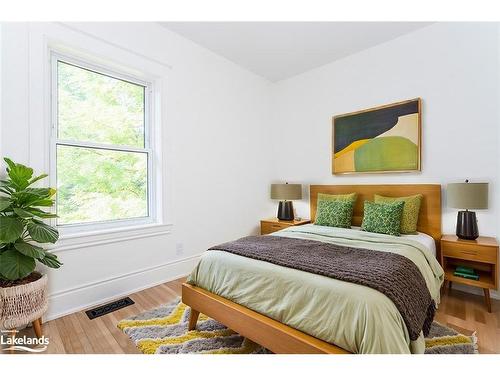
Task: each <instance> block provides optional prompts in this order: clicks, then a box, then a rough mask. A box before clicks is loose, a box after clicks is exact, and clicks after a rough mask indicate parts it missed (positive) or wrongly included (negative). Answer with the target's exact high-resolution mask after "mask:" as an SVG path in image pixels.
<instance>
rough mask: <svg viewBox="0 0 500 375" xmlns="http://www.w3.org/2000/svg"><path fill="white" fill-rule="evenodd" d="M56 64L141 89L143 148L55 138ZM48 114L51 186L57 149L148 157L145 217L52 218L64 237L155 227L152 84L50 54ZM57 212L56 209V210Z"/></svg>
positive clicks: (60, 54) (68, 56) (55, 53)
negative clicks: (69, 221)
mask: <svg viewBox="0 0 500 375" xmlns="http://www.w3.org/2000/svg"><path fill="white" fill-rule="evenodd" d="M58 61H61V62H63V63H68V64H71V65H74V66H76V67H80V68H83V69H88V70H90V71H93V72H96V73H98V74H103V75H106V76H109V77H111V78H115V79H120V80H123V81H126V82H130V83H133V84H137V85H141V86H144V111H145V113H144V147H143V148H138V147H131V146H125V145H111V144H105V143H94V142H87V141H72V140H67V139H59V137H58V103H57V98H58V74H57V66H58ZM49 70H50V75H51V76H50V91H51V92H50V98H51V105H50V107H51V108H50V112H51V116H50V117H51V135H50V157H49V162H50V180H51V181H50V183H51V186H57V146H58V145H62V146H73V147H84V148H94V149H96V148H97V149H103V150H112V151H125V152H131V151H132V152H138V153H143V154H146V157H147V169H148V170H147V197H148V199H147V200H148V201H147V212H148V215H147V216H144V217H138V218H127V219H116V220H106V221H92V222H85V223H74V224H57V220H56V219H53V222H52V224H53V225H55V226H57V228H58V229H59V231H60V232H61V233H62V234H63V235H71V234H81V233H86V232H89V233H95V232H101V231H108V230H115V229H116V230H119V229H127V228H130V227H134V228H135V227H142V226H148V225H151V224H157V223H158V222H159V220H158V216H157V215H158V212H157V208H156V206H155V204H154V202H155V201H156V199H155V196H156V183H155V182H156V176H155V165H154V160H155V150H154V146H155V142H154V140H153V139H152V135H153V134H154V132H153V114H154V108H153V106H154V103H153V100H152V97H153V83H152V82H148V81H145V80H142V79H140V78H137V77H133V76H131V75H129V74H126V73H123V72H121V71H119V70H118V69H116V68H108V67H105V66H103V65H97V64H95V63H93V62H91V61H86V60H83V59H81V58H78V57H74V56H70V55H68V54H63V53H60V52H58V51H50V69H49ZM56 210H57V207H56Z"/></svg>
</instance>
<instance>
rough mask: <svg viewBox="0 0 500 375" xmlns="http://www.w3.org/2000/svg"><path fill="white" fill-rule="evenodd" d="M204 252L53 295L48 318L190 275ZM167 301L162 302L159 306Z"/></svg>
mask: <svg viewBox="0 0 500 375" xmlns="http://www.w3.org/2000/svg"><path fill="white" fill-rule="evenodd" d="M200 256H201V255H195V256H191V257H188V258H184V259H179V260H175V261H172V262H168V263H164V264H160V265H157V266H154V267H150V268H146V269H141V270H138V271H134V272H130V273H127V274H123V275H120V276H116V277H111V278H109V279H104V280H99V281H95V282H91V283H87V284H84V285H80V286H78V287H75V288H70V289H66V290H62V291H59V292H55V293H53V294H51V295H49V310H48V311H47V314H46V315H45V317H44V321H49V320H53V319H57V318H60V317H62V316H65V315H69V314H72V313H74V312H77V311H82V310H85V309H87V308H90V307H93V306H98V305H102V304H105V303H107V302H110V301H112V300H115V299H118V298H121V297H124V296H126V295H129V294H132V293H135V292H138V291H141V290H144V289H147V288H151V287H153V286H156V285H159V284H163V283H166V282H168V281H172V280H175V279H178V278H181V277H184V276H186V275H188V274H189V273H190V272H191V271H192V270H193V268H194V267H195V266H196V264H197V263H198V261H199V259H200ZM163 302H164V301H158V305H160V304H161V303H163Z"/></svg>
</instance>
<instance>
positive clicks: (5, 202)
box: [0, 197, 12, 212]
mask: <svg viewBox="0 0 500 375" xmlns="http://www.w3.org/2000/svg"><path fill="white" fill-rule="evenodd" d="M11 204H12V202H11V201H10V199H9V198H7V197H0V212H1V211H3V210H5V209H6V208H8V207H9V206H10V205H11Z"/></svg>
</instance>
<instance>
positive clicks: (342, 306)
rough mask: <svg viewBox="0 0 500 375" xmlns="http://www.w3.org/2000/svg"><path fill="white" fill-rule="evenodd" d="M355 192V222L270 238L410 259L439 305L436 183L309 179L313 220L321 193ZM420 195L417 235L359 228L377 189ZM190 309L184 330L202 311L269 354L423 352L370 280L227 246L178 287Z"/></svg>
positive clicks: (421, 341)
mask: <svg viewBox="0 0 500 375" xmlns="http://www.w3.org/2000/svg"><path fill="white" fill-rule="evenodd" d="M351 192H356V193H357V194H358V199H357V203H356V206H355V208H354V214H353V226H354V227H353V228H352V229H342V228H330V227H322V226H317V225H312V224H310V225H306V226H300V227H291V228H287V229H285V230H282V231H278V232H275V233H273V234H272V235H271V236H279V237H281V238H295V239H304V240H312V241H318V242H322V243H331V244H336V245H341V246H350V247H354V248H362V249H371V250H378V251H380V252H388V253H395V254H399V255H402V256H403V257H405V258H407V259H410V260H411V261H412V262H413V263H414V264H415V265H416V267H417V268H418V269H419V271H420V272H421V274H422V276H423V278H424V280H425V284H426V286H427V288H428V291H429V293H430V295H431V296H432V298H433V299H434V301H435V302H436V303H439V289H440V287H441V283H442V280H443V271H442V269H441V267H440V265H439V263H438V262H437V260H436V255H437V253H438V252H439V239H440V237H441V188H440V185H423V184H418V185H312V186H311V187H310V202H311V220H312V222H314V218H315V214H316V201H317V194H318V193H327V194H346V193H351ZM418 193H420V194H423V196H424V199H423V200H422V205H421V209H420V213H419V224H418V228H417V229H418V232H419V235H409V236H401V237H393V236H387V235H382V234H375V233H367V232H362V231H360V230H359V228H356V227H357V226H359V225H360V224H361V221H362V215H363V202H364V200H372V199H373V195H374V194H380V195H384V196H408V195H414V194H418ZM182 300H183V302H184V303H185V304H186V305H188V306H190V307H191V316H190V322H189V329H194V328H195V326H196V321H197V318H198V315H199V313H200V312H202V313H204V314H206V315H208V316H210V317H212V318H214V319H216V320H218V321H220V322H221V323H223V324H225V325H226V326H228V327H229V328H231V329H233V330H234V331H236V332H238V333H240V334H241V335H243V336H245V337H247V338H249V339H251V340H253V341H255V342H257V343H258V344H260V345H262V346H264V347H266V348H268V349H269V350H271V351H272V352H274V353H335V354H341V353H422V352H423V350H424V339H423V335H422V333H421V334H420V335H419V337H418V338H415V337H414V339H410V335H409V333H408V330H407V327H406V325H405V324H404V322H403V319H402V316H401V314H400V313H399V311H398V309H397V308H396V307H395V305H394V303H392V301H391V300H390V299H389V298H387V297H386V296H385V295H384V294H382V293H380V292H379V291H377V290H375V289H371V288H369V287H367V286H363V285H359V284H355V283H350V282H346V281H341V280H337V279H332V278H329V277H326V276H322V275H318V274H313V273H309V272H304V271H302V270H297V269H291V268H287V267H283V266H280V265H276V264H272V263H268V262H265V261H262V260H256V259H250V258H246V257H242V256H239V255H235V254H231V253H227V252H224V251H207V252H206V253H205V254H204V255H203V256H202V259H201V261H200V263H199V264H198V266H197V267H196V269H195V270H194V271H193V272H192V273H191V275H190V276H189V278H188V281H187V283H185V284H184V285H183V287H182Z"/></svg>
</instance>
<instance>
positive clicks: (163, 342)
mask: <svg viewBox="0 0 500 375" xmlns="http://www.w3.org/2000/svg"><path fill="white" fill-rule="evenodd" d="M188 321H189V307H188V306H186V305H184V304H183V303H182V302H180V300H179V299H177V300H176V301H174V302H172V303H169V304H167V305H164V306H161V307H159V308H156V309H153V310H150V311H146V312H144V313H142V314H139V315H137V316H134V317H130V318H128V319H124V320H122V321H120V322H119V323H118V328H120V329H121V330H122V331H123V332H124V333H126V334H127V335H128V336H129V337H130V339H131V340H132V341H133V342H134V344H135V345H136V346H137V348H138V349H139V350H140V351H141V352H143V353H145V354H188V353H191V354H272V353H271V352H270V351H269V350H267V349H265V348H263V347H262V346H260V345H258V344H256V343H254V342H253V341H250V340H248V339H247V338H245V337H243V336H241V335H239V334H238V333H236V332H234V331H232V330H230V329H229V328H227V327H226V326H224V325H222V324H221V323H219V322H218V321H216V320H214V319H211V318H209V317H207V316H206V315H204V314H200V317H199V318H198V324H197V326H196V330H194V331H188V330H187V325H188ZM476 353H478V351H477V338H476V334H475V333H473V334H472V336H465V335H462V334H460V333H458V332H457V331H455V330H454V329H451V328H449V327H445V326H443V325H441V324H439V323H437V322H433V323H432V327H431V331H430V332H429V335H428V337H426V339H425V354H476Z"/></svg>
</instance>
